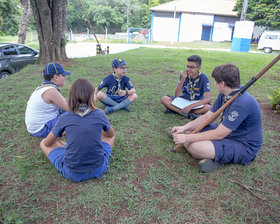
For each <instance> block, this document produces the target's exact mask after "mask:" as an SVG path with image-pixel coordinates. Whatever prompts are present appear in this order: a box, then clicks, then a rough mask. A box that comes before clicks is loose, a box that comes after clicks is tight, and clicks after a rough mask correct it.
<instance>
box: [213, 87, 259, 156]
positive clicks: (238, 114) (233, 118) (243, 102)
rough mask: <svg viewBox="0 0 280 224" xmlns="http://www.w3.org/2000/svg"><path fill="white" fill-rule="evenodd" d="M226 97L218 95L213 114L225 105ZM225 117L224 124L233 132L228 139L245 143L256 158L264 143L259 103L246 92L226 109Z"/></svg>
mask: <svg viewBox="0 0 280 224" xmlns="http://www.w3.org/2000/svg"><path fill="white" fill-rule="evenodd" d="M224 97H225V95H223V94H221V93H220V94H219V95H218V97H217V99H216V101H215V103H214V105H213V107H212V108H211V111H212V112H216V111H217V110H218V109H219V108H220V107H221V106H222V105H223V101H224ZM223 115H224V119H223V121H222V124H223V125H224V126H225V127H227V128H229V129H231V130H232V132H231V133H230V134H229V135H228V136H227V138H229V139H233V140H235V141H238V142H241V143H243V144H244V145H245V146H246V147H248V149H249V151H248V152H249V153H250V154H251V155H254V156H256V155H257V153H258V151H259V149H260V148H261V145H262V141H263V136H262V115H261V109H260V107H259V104H258V102H257V101H256V100H255V99H254V98H253V97H252V96H251V95H250V94H249V93H248V92H245V93H243V94H242V95H240V96H238V97H237V98H236V99H235V100H234V101H233V102H232V103H231V104H230V105H229V106H228V107H227V108H226V109H225V111H224V114H223Z"/></svg>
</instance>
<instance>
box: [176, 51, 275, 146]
mask: <svg viewBox="0 0 280 224" xmlns="http://www.w3.org/2000/svg"><path fill="white" fill-rule="evenodd" d="M279 60H280V54H278V55H277V57H276V58H274V59H273V60H272V61H271V62H270V63H269V64H268V65H267V66H265V67H264V68H263V69H262V70H261V71H260V72H259V73H258V74H257V75H256V76H255V77H253V78H252V79H251V80H250V81H249V82H248V83H246V84H245V85H244V86H243V87H242V88H241V89H240V90H239V91H238V92H237V93H235V94H234V95H233V97H231V98H230V99H229V100H228V101H227V102H226V103H225V104H224V105H223V106H221V107H220V108H219V109H218V110H217V111H216V112H215V113H214V114H213V115H212V116H211V117H209V118H208V119H207V120H206V121H205V122H204V123H203V124H201V125H200V126H199V127H197V128H196V129H195V130H193V131H192V132H191V134H196V133H198V132H199V131H201V130H202V129H203V128H205V127H206V126H207V125H209V124H210V123H211V122H213V121H214V120H215V119H216V118H217V117H218V116H219V115H220V114H221V113H222V112H223V111H224V110H225V109H226V108H227V107H228V106H229V105H230V104H231V103H232V102H233V101H234V100H235V99H236V98H237V97H238V96H239V95H241V94H243V93H244V92H245V91H246V90H247V89H248V88H249V87H250V86H251V85H252V84H253V83H254V82H256V81H257V80H258V79H259V78H260V77H261V76H262V75H263V74H264V73H265V72H267V71H268V70H269V69H270V68H271V67H272V66H273V65H275V64H276V63H277V62H278V61H279ZM182 146H184V144H179V145H176V146H175V147H174V149H173V150H174V151H176V150H178V149H180V148H181V147H182Z"/></svg>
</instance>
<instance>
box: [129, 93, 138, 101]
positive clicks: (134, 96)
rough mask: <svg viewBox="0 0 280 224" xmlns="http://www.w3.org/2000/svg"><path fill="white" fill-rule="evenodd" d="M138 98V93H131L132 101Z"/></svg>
mask: <svg viewBox="0 0 280 224" xmlns="http://www.w3.org/2000/svg"><path fill="white" fill-rule="evenodd" d="M137 99H138V96H137V94H136V93H133V94H132V95H131V97H130V101H131V102H133V101H135V100H137Z"/></svg>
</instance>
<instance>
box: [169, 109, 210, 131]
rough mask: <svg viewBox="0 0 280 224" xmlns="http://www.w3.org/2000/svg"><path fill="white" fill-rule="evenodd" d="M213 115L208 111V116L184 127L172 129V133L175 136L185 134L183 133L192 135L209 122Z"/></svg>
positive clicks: (205, 115)
mask: <svg viewBox="0 0 280 224" xmlns="http://www.w3.org/2000/svg"><path fill="white" fill-rule="evenodd" d="M212 115H213V112H212V111H208V112H207V113H206V114H204V115H202V116H200V117H199V118H197V119H195V120H193V121H191V122H188V123H187V124H185V125H184V126H175V127H173V128H172V132H173V133H174V134H183V133H186V132H187V133H190V132H192V131H193V130H195V129H196V128H198V127H199V126H200V125H201V124H203V123H204V122H205V121H206V120H208V119H209V118H210V117H211V116H212Z"/></svg>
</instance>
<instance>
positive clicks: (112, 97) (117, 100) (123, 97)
mask: <svg viewBox="0 0 280 224" xmlns="http://www.w3.org/2000/svg"><path fill="white" fill-rule="evenodd" d="M107 96H108V97H109V98H111V99H112V100H114V101H115V102H117V103H121V102H122V101H124V100H125V99H126V98H127V97H128V95H125V96H119V95H116V96H112V95H107ZM101 103H103V104H104V105H105V106H108V107H111V105H108V104H106V103H104V102H103V101H102V100H101Z"/></svg>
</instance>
